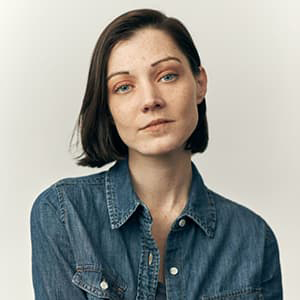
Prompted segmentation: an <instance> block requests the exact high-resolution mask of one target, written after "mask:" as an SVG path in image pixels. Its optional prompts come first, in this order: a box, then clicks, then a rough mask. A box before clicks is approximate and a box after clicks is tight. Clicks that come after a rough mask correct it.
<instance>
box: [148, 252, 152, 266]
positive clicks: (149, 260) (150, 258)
mask: <svg viewBox="0 0 300 300" xmlns="http://www.w3.org/2000/svg"><path fill="white" fill-rule="evenodd" d="M152 261H153V254H152V252H150V253H149V256H148V264H149V266H151V265H152Z"/></svg>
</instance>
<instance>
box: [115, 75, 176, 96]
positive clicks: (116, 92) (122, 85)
mask: <svg viewBox="0 0 300 300" xmlns="http://www.w3.org/2000/svg"><path fill="white" fill-rule="evenodd" d="M166 76H174V77H175V79H174V80H176V79H177V78H178V76H179V75H178V74H176V73H168V74H165V75H164V76H162V77H161V78H160V79H159V80H161V79H163V78H164V77H166ZM174 80H170V81H167V82H173V81H174ZM124 86H130V84H121V85H119V86H117V87H116V88H115V89H114V90H113V92H114V93H115V94H118V91H119V90H120V89H121V88H122V87H124ZM125 93H126V92H125ZM121 94H122V93H121Z"/></svg>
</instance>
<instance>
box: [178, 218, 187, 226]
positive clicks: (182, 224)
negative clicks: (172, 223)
mask: <svg viewBox="0 0 300 300" xmlns="http://www.w3.org/2000/svg"><path fill="white" fill-rule="evenodd" d="M185 223H186V222H185V219H181V220H180V221H179V226H180V227H183V226H184V225H185Z"/></svg>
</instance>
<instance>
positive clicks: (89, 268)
mask: <svg viewBox="0 0 300 300" xmlns="http://www.w3.org/2000/svg"><path fill="white" fill-rule="evenodd" d="M72 283H73V284H75V285H76V286H77V287H79V288H80V289H82V290H84V291H85V292H87V293H88V296H90V298H88V299H94V298H100V299H110V300H119V299H124V297H125V290H126V289H127V284H126V283H125V282H124V280H123V279H122V278H121V276H120V275H119V274H117V273H116V272H115V271H114V270H112V269H108V268H103V267H101V266H94V265H85V266H78V267H77V268H76V272H75V274H74V275H73V278H72ZM91 296H93V297H92V298H91Z"/></svg>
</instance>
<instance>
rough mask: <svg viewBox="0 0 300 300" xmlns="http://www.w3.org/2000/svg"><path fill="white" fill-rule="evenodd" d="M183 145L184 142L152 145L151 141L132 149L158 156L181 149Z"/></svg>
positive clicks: (141, 153)
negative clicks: (149, 143) (148, 143)
mask: <svg viewBox="0 0 300 300" xmlns="http://www.w3.org/2000/svg"><path fill="white" fill-rule="evenodd" d="M184 146H185V144H178V143H172V144H171V143H168V144H167V143H166V144H165V145H162V144H160V145H154V143H152V144H151V145H145V146H144V147H140V148H137V149H134V152H137V153H139V154H140V155H144V156H160V155H167V154H172V153H174V152H179V151H183V149H184Z"/></svg>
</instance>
